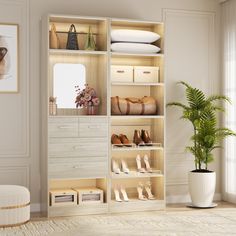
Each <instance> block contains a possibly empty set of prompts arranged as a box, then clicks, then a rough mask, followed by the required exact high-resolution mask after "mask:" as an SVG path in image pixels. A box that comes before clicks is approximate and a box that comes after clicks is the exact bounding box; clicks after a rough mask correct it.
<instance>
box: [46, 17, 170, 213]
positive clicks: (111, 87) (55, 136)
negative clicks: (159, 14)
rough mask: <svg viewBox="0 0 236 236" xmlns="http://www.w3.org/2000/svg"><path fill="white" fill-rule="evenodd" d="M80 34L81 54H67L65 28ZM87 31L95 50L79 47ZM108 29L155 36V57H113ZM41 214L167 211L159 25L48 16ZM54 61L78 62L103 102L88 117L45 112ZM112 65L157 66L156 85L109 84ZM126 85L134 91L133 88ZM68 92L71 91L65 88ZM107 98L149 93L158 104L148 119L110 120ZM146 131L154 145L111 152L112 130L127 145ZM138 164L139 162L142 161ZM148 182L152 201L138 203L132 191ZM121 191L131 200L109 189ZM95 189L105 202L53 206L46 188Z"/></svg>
mask: <svg viewBox="0 0 236 236" xmlns="http://www.w3.org/2000/svg"><path fill="white" fill-rule="evenodd" d="M52 23H53V24H55V26H56V28H57V31H58V37H59V39H60V48H58V49H51V48H50V43H49V39H50V30H51V25H52ZM72 23H73V24H75V26H76V29H77V31H78V38H79V41H78V43H79V49H80V50H67V49H66V39H67V38H66V37H67V34H66V33H65V32H67V31H68V29H69V26H70V25H71V24H72ZM89 26H90V27H91V29H92V32H93V35H94V37H95V41H96V46H97V47H96V50H95V51H87V50H84V42H85V37H86V33H87V32H88V28H89ZM112 29H138V30H147V31H152V32H156V33H158V34H160V36H161V38H160V39H159V40H158V41H157V42H155V45H156V46H158V47H160V48H161V51H160V53H157V54H135V53H117V52H111V51H110V43H111V39H110V32H111V30H112ZM42 32H43V34H42V42H43V44H42V81H41V90H42V93H41V94H42V99H41V101H42V135H41V137H42V139H41V147H42V148H41V150H42V152H41V156H42V162H41V165H42V171H43V173H42V212H43V213H45V215H46V216H49V217H53V216H67V215H85V214H101V213H108V212H131V211H147V210H159V209H164V208H165V174H166V173H165V79H164V25H163V23H161V22H160V23H158V22H144V21H134V20H123V19H110V18H101V17H81V16H67V15H47V16H45V17H44V18H43V20H42ZM57 63H71V64H83V65H84V66H85V68H86V83H87V84H89V86H91V87H93V88H95V90H96V91H97V93H98V96H99V97H100V99H101V104H100V106H99V111H98V114H97V115H96V116H87V115H86V113H85V110H84V109H76V108H70V109H64V108H58V109H57V115H56V116H52V115H49V113H48V105H49V104H48V98H49V97H50V96H53V90H54V87H53V73H54V71H53V68H54V65H55V64H57ZM112 65H131V66H151V67H159V68H160V70H159V80H158V82H155V83H137V82H129V83H124V82H112V81H111V74H110V71H111V69H110V68H111V66H112ZM131 88H132V89H131ZM71 92H73V91H71ZM111 96H121V97H132V96H133V97H142V96H152V97H154V98H155V99H156V101H157V107H158V110H157V114H154V115H122V116H118V115H111V112H110V111H111V104H110V97H111ZM137 129H138V130H141V129H145V130H147V131H148V132H149V134H150V136H151V138H152V141H153V142H154V144H153V145H152V146H143V147H140V146H136V145H133V146H132V147H114V146H112V145H111V143H110V138H111V135H112V134H113V133H116V134H120V133H123V134H126V135H127V137H128V138H129V139H130V140H131V141H133V133H134V130H137ZM138 154H139V155H140V156H141V158H143V156H144V155H148V157H149V161H150V165H151V168H152V169H153V173H148V172H145V173H139V172H138V171H137V166H136V156H137V155H138ZM112 160H116V161H117V162H120V161H121V160H125V161H126V162H127V164H128V167H129V169H130V172H129V174H125V173H123V172H121V173H120V174H115V173H113V172H112V168H111V164H112ZM142 165H143V163H142ZM140 182H142V183H143V184H144V185H145V184H146V183H147V182H150V183H151V190H152V193H153V195H154V197H155V200H147V201H141V200H139V199H138V192H137V186H138V184H139V183H140ZM116 186H123V187H125V189H126V191H127V194H128V197H129V201H128V202H121V203H120V202H116V201H115V196H114V192H113V189H114V188H115V187H116ZM75 187H93V188H99V189H102V190H103V192H104V199H103V203H100V204H86V205H75V206H63V205H61V206H51V204H50V196H49V192H50V190H54V189H64V188H65V189H71V188H75Z"/></svg>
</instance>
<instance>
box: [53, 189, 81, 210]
mask: <svg viewBox="0 0 236 236" xmlns="http://www.w3.org/2000/svg"><path fill="white" fill-rule="evenodd" d="M50 199H51V206H67V205H77V192H76V191H74V190H72V189H57V190H51V191H50Z"/></svg>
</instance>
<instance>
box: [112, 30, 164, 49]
mask: <svg viewBox="0 0 236 236" xmlns="http://www.w3.org/2000/svg"><path fill="white" fill-rule="evenodd" d="M159 38H160V35H159V34H157V33H154V32H151V31H145V30H129V29H114V30H112V31H111V42H112V43H111V50H112V51H113V52H127V53H158V52H159V51H160V48H159V47H157V46H155V45H153V44H151V43H153V42H155V41H157V40H158V39H159Z"/></svg>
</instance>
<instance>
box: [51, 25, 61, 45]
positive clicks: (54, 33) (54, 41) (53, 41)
mask: <svg viewBox="0 0 236 236" xmlns="http://www.w3.org/2000/svg"><path fill="white" fill-rule="evenodd" d="M50 48H52V49H58V48H59V38H58V35H57V30H56V26H55V25H54V24H52V28H51V32H50Z"/></svg>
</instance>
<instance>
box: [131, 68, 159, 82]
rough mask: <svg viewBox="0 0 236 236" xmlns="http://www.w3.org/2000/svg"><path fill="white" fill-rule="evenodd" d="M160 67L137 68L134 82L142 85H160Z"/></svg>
mask: <svg viewBox="0 0 236 236" xmlns="http://www.w3.org/2000/svg"><path fill="white" fill-rule="evenodd" d="M158 81H159V67H152V66H135V67H134V82H140V83H158Z"/></svg>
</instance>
